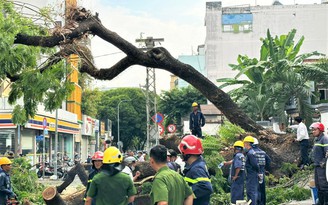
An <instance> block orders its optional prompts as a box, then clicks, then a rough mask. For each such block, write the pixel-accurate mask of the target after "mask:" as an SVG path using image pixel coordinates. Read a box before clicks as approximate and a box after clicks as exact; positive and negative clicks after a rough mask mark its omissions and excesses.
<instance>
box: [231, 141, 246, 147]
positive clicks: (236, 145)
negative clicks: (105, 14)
mask: <svg viewBox="0 0 328 205" xmlns="http://www.w3.org/2000/svg"><path fill="white" fill-rule="evenodd" d="M233 146H234V147H244V143H243V142H242V141H236V142H235V143H234V144H233Z"/></svg>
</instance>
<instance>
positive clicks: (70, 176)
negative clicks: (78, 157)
mask: <svg viewBox="0 0 328 205" xmlns="http://www.w3.org/2000/svg"><path fill="white" fill-rule="evenodd" d="M75 175H78V176H79V178H80V180H81V182H82V184H83V185H84V186H87V184H88V175H87V174H86V172H85V169H84V167H83V166H82V165H81V164H80V163H77V164H76V165H75V166H74V167H73V168H72V169H71V170H69V172H67V176H66V178H65V180H64V182H63V183H62V184H61V185H59V186H57V191H58V193H62V192H63V191H64V189H66V187H68V186H69V185H70V184H71V183H72V182H73V181H74V178H75Z"/></svg>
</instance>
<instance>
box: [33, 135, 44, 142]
mask: <svg viewBox="0 0 328 205" xmlns="http://www.w3.org/2000/svg"><path fill="white" fill-rule="evenodd" d="M35 139H36V141H37V142H39V141H42V140H43V135H39V136H36V138H35Z"/></svg>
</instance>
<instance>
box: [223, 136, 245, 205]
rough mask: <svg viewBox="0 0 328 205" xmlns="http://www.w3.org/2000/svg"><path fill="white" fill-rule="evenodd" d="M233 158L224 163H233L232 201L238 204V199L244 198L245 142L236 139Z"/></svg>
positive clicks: (230, 177)
mask: <svg viewBox="0 0 328 205" xmlns="http://www.w3.org/2000/svg"><path fill="white" fill-rule="evenodd" d="M233 146H234V152H235V154H234V156H233V160H230V161H229V162H224V165H231V167H230V174H229V181H230V182H231V203H233V204H236V201H237V200H244V176H245V157H244V155H243V148H244V143H243V142H242V141H236V142H235V143H234V145H233Z"/></svg>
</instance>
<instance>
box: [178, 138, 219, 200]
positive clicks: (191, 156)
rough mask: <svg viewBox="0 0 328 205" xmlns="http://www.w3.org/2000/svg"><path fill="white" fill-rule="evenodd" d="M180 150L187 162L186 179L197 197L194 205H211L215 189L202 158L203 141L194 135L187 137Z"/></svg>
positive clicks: (182, 141)
mask: <svg viewBox="0 0 328 205" xmlns="http://www.w3.org/2000/svg"><path fill="white" fill-rule="evenodd" d="M179 150H180V152H181V153H182V156H183V161H185V162H186V166H185V169H184V170H183V173H184V175H185V177H184V179H185V181H186V182H188V184H189V186H191V189H192V191H193V192H194V194H195V196H196V198H195V199H194V201H193V205H209V203H210V198H211V194H212V193H213V188H212V184H211V180H210V175H209V173H208V170H207V167H206V163H205V161H204V159H203V157H202V154H203V152H204V150H203V145H202V142H201V140H200V139H199V138H197V137H196V136H194V135H187V136H185V137H184V138H183V139H182V140H181V142H180V144H179Z"/></svg>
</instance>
